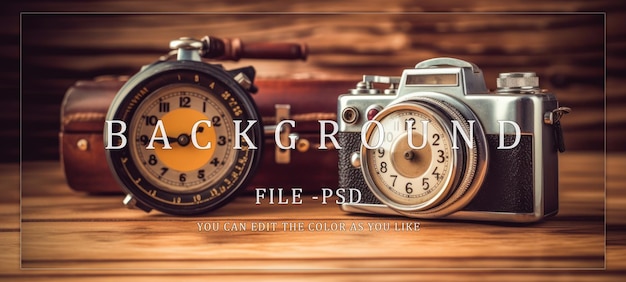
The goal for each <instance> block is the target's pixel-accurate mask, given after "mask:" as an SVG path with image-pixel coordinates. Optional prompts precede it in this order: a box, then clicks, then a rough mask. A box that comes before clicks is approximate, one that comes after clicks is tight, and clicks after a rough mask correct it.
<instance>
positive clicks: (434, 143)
mask: <svg viewBox="0 0 626 282" xmlns="http://www.w3.org/2000/svg"><path fill="white" fill-rule="evenodd" d="M433 138H434V139H435V141H433V146H439V139H440V138H441V137H440V136H439V134H437V133H435V134H433Z"/></svg>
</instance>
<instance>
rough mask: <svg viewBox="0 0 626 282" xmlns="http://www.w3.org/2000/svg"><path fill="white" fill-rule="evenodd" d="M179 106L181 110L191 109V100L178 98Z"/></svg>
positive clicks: (184, 97)
mask: <svg viewBox="0 0 626 282" xmlns="http://www.w3.org/2000/svg"><path fill="white" fill-rule="evenodd" d="M178 101H179V106H180V107H181V108H189V107H191V98H189V97H187V96H182V97H179V98H178Z"/></svg>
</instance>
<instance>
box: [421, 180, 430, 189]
mask: <svg viewBox="0 0 626 282" xmlns="http://www.w3.org/2000/svg"><path fill="white" fill-rule="evenodd" d="M429 188H430V184H429V183H428V177H424V178H422V189H424V190H428V189H429Z"/></svg>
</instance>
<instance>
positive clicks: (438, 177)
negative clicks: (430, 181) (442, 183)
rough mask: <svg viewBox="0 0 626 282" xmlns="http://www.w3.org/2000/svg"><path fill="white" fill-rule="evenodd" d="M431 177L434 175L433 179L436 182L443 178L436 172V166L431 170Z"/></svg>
mask: <svg viewBox="0 0 626 282" xmlns="http://www.w3.org/2000/svg"><path fill="white" fill-rule="evenodd" d="M431 175H434V176H435V179H437V180H441V178H443V176H441V174H440V173H439V172H437V166H436V167H435V169H434V170H433V173H431Z"/></svg>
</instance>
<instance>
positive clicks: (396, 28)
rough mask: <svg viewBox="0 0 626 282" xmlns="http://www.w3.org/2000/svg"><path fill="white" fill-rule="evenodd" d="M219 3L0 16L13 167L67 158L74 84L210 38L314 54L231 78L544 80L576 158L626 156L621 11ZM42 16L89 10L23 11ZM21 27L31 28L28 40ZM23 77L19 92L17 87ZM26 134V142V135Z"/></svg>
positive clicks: (489, 2)
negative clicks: (174, 45)
mask: <svg viewBox="0 0 626 282" xmlns="http://www.w3.org/2000/svg"><path fill="white" fill-rule="evenodd" d="M209 6H210V7H207V5H206V3H205V2H203V1H187V2H179V1H174V2H172V1H156V2H153V3H151V4H150V8H151V9H155V10H154V11H160V12H172V11H183V12H187V13H184V14H154V13H142V12H136V13H117V12H118V11H131V12H132V11H144V10H145V9H146V8H147V7H146V6H145V5H144V4H143V2H137V1H107V2H106V4H104V3H101V2H97V1H55V2H54V4H53V3H49V2H46V1H29V2H28V3H20V4H11V5H9V6H8V7H7V9H5V10H4V12H2V13H5V16H3V17H2V19H0V25H2V26H6V27H9V28H6V29H3V30H2V33H0V38H4V39H5V40H3V41H2V42H3V43H2V45H0V48H1V49H0V50H4V51H3V52H0V58H2V61H3V62H6V64H2V66H0V73H2V74H3V76H2V78H0V83H1V85H2V88H1V89H3V90H4V92H5V93H8V94H7V95H1V96H0V103H1V104H2V105H5V107H7V108H9V109H15V110H17V109H19V108H20V101H21V120H20V116H19V112H16V111H0V118H2V120H3V121H7V122H8V124H9V126H6V127H2V128H1V129H0V138H1V139H2V140H4V141H3V146H1V147H0V156H1V158H2V160H4V161H14V160H17V158H18V156H19V154H18V153H19V151H18V148H19V146H20V144H21V145H22V146H23V150H22V153H23V155H22V157H23V159H25V160H41V159H58V140H57V134H58V131H59V119H60V117H59V108H60V103H61V99H62V98H63V95H64V93H65V91H66V90H67V88H68V87H69V86H70V85H72V83H74V82H75V81H77V80H81V79H92V78H94V77H96V76H100V75H131V74H133V73H135V72H136V71H137V70H138V69H139V67H140V66H141V65H144V64H147V63H150V62H152V61H154V60H155V59H156V58H157V57H158V56H161V55H163V54H164V53H166V52H167V51H168V50H167V48H168V42H169V40H171V39H175V38H178V37H181V36H192V37H201V36H204V35H207V34H211V35H216V36H222V37H240V38H242V39H244V40H247V41H301V42H305V43H307V44H308V45H309V46H310V56H309V59H308V60H307V61H306V62H278V61H260V60H242V61H240V62H239V63H224V64H225V65H226V66H227V67H229V68H230V67H234V66H238V65H249V64H252V65H254V66H255V67H256V68H257V71H258V73H259V76H260V77H300V78H302V77H317V78H327V79H333V78H336V77H339V76H340V77H348V78H354V79H355V80H359V79H360V76H361V75H362V74H372V73H373V74H382V75H399V74H400V73H401V71H402V69H404V68H407V67H412V66H414V65H415V63H417V62H419V61H421V60H424V59H429V58H432V57H437V56H452V57H458V58H462V59H465V60H469V61H472V62H474V63H476V64H478V65H479V66H480V67H481V68H482V69H483V71H484V73H485V75H486V80H487V85H488V87H490V88H495V77H496V75H497V73H499V72H506V71H526V70H531V71H535V72H537V73H538V74H539V76H540V83H541V86H542V87H544V88H547V89H549V90H551V91H552V92H555V93H556V94H557V97H558V99H559V100H560V101H561V102H562V104H563V105H567V106H570V107H571V108H573V113H572V114H570V115H568V116H567V117H566V119H564V120H563V128H564V130H565V136H566V141H567V145H568V148H569V149H571V150H602V149H603V148H604V143H605V141H606V145H607V147H608V149H609V150H612V151H616V150H618V151H622V150H625V149H626V146H624V145H623V144H625V143H626V135H624V134H621V131H622V130H621V129H622V128H623V127H624V126H626V111H622V110H621V109H622V108H623V107H624V106H626V91H625V90H624V88H623V87H619V85H620V83H621V79H622V77H623V75H624V73H625V72H626V67H624V66H625V65H626V58H625V57H624V54H626V52H624V51H626V50H625V49H626V44H625V43H626V39H624V38H626V37H625V35H626V31H625V30H624V29H623V25H622V19H623V18H626V5H625V4H624V2H623V1H609V0H605V1H593V2H591V1H566V2H557V3H550V2H546V1H522V0H515V1H507V2H506V3H504V2H501V1H495V0H482V1H473V2H468V1H453V2H446V3H445V4H444V3H437V2H436V1H429V2H428V1H420V2H419V4H415V3H413V2H411V1H397V2H385V4H384V5H382V4H381V3H379V2H378V1H371V0H370V1H362V2H361V3H359V4H358V5H354V4H352V3H336V2H335V1H316V2H315V3H296V2H294V3H284V2H282V1H263V2H254V3H244V4H243V5H239V6H232V5H230V1H225V0H221V1H212V2H211V4H210V5H209ZM42 10H44V11H45V10H47V11H52V10H54V11H81V12H78V13H23V14H21V17H20V14H18V12H19V11H42ZM84 11H110V12H111V13H96V14H93V13H92V14H86V13H84ZM206 11H213V12H212V13H207V12H206ZM216 11H219V12H216ZM268 11H273V12H276V11H281V12H287V13H267V12H268ZM337 11H339V12H337ZM341 11H359V12H367V13H346V12H341ZM424 11H426V12H424ZM433 11H435V12H433ZM502 11H518V12H521V13H502ZM528 11H535V12H541V13H527V12H528ZM554 11H560V12H554ZM584 11H608V14H606V15H605V14H604V13H602V12H599V13H584ZM189 12H194V13H189ZM203 12H204V13H203ZM258 12H266V13H258ZM372 12H373V13H372ZM467 12H471V13H467ZM16 22H21V26H20V27H21V29H20V28H19V27H18V26H15V23H16ZM605 32H606V38H605ZM605 39H606V40H605ZM20 42H21V48H20V45H19V43H20ZM605 49H606V55H608V57H607V58H608V59H607V60H606V64H605ZM20 59H21V60H20ZM19 67H21V74H22V75H21V77H20V74H19V72H17V70H18V69H19ZM605 67H606V68H605ZM605 69H606V74H607V75H606V77H605ZM20 78H21V83H22V84H21V88H20V85H19V84H16V82H17V81H19V80H20ZM605 86H606V102H607V104H606V111H605V110H604V106H605V95H604V94H605V93H604V92H605V91H604V90H605ZM20 90H21V93H20ZM338 94H340V93H338ZM20 99H21V100H20ZM605 115H606V117H605ZM605 118H606V119H605ZM20 121H21V124H20ZM605 121H606V128H607V130H608V139H606V140H605V138H604V124H603V123H604V122H605ZM20 125H21V129H22V133H23V136H22V139H21V141H20V139H18V138H17V136H19V130H20Z"/></svg>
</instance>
